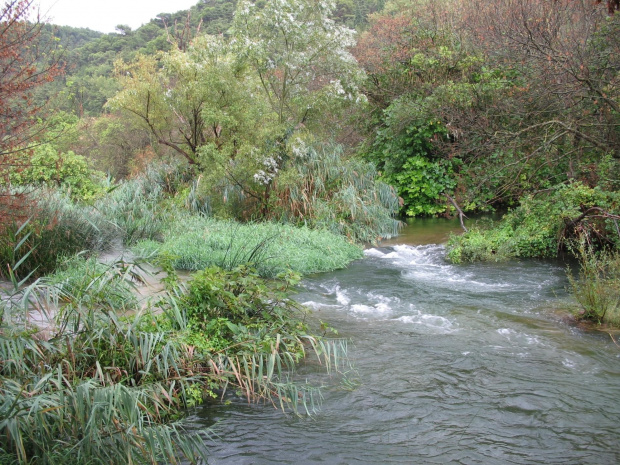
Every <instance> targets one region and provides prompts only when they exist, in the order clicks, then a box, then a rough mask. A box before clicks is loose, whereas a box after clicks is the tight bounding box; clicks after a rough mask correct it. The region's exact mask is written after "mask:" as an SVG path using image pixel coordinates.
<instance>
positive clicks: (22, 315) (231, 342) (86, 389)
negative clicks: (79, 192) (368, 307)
mask: <svg viewBox="0 0 620 465" xmlns="http://www.w3.org/2000/svg"><path fill="white" fill-rule="evenodd" d="M123 266H124V265H123ZM16 268H18V267H16ZM80 270H85V273H87V274H88V277H87V278H85V279H80V277H78V276H77V274H78V273H79V271H80ZM117 271H122V270H121V269H119V268H118V267H117V266H110V267H103V268H102V267H101V265H97V264H96V263H95V262H94V261H81V260H80V259H77V258H76V259H73V260H72V261H71V264H70V266H69V267H68V268H67V270H66V271H62V272H59V273H57V274H56V275H55V276H54V277H52V281H53V282H56V284H53V283H46V282H44V281H41V280H37V281H35V282H33V283H32V284H30V285H28V286H26V287H19V286H16V287H15V288H14V289H13V291H9V292H10V294H9V295H6V296H5V295H3V298H2V300H0V315H1V316H2V319H1V320H0V450H1V451H2V452H1V453H0V458H1V459H2V460H3V463H19V464H24V465H25V464H31V465H38V464H48V463H72V464H76V465H82V464H84V465H86V464H91V463H94V462H97V463H109V464H121V463H127V461H130V462H131V463H137V464H152V463H162V462H165V463H171V464H179V463H186V462H187V461H189V462H191V463H196V462H198V461H199V460H200V459H202V460H205V459H206V458H205V451H204V444H203V440H202V439H201V438H200V437H199V436H198V434H197V433H195V432H187V431H185V430H184V428H183V426H182V424H181V423H180V422H179V421H178V420H179V419H180V418H181V417H182V415H183V413H184V411H185V409H186V408H187V407H191V406H193V405H196V404H198V403H201V402H202V401H203V400H204V399H205V398H213V397H215V394H214V392H213V390H214V389H218V390H219V389H223V390H225V389H226V388H227V387H228V386H232V387H233V388H237V389H240V390H241V391H242V392H243V393H244V394H245V395H247V397H248V400H259V399H265V400H269V401H271V402H272V403H274V405H275V404H276V403H277V404H278V405H279V406H280V407H281V408H283V409H284V408H287V407H290V409H292V410H293V411H294V412H301V411H305V412H307V413H312V412H313V411H315V410H316V408H318V406H319V404H320V393H319V392H318V390H317V389H316V388H314V387H312V386H308V385H297V384H293V383H291V382H290V381H289V379H290V377H291V376H292V375H293V370H294V364H295V362H297V361H298V360H299V359H300V357H302V356H304V355H305V354H306V353H307V352H312V353H314V354H315V355H316V356H317V357H318V360H319V361H320V362H321V363H322V364H323V365H324V366H325V367H326V368H327V369H339V368H340V367H341V366H342V363H343V360H344V359H343V356H346V341H340V340H334V341H328V340H321V339H318V338H316V337H313V336H311V335H308V334H307V331H306V326H305V324H304V323H303V321H300V320H299V317H301V316H302V314H301V313H300V312H299V309H298V307H297V305H296V304H294V303H293V302H292V301H290V300H289V299H288V298H287V297H286V291H287V289H288V288H289V286H292V285H294V284H295V283H296V282H297V281H298V280H299V276H296V275H294V274H288V275H286V276H282V277H281V278H280V279H281V280H280V281H278V282H267V281H265V280H263V279H261V278H259V277H258V276H257V275H256V273H255V272H253V271H252V270H251V269H249V268H247V267H239V268H236V269H234V270H232V271H223V270H219V269H215V268H212V269H208V270H205V271H204V272H201V273H198V274H197V275H196V277H195V278H194V279H193V280H192V281H191V282H190V283H189V292H188V293H186V294H185V293H183V292H175V293H170V294H167V296H166V297H164V299H162V300H161V301H160V302H159V304H158V307H159V309H160V310H162V311H163V313H159V314H158V315H155V314H153V313H150V312H149V311H148V310H149V309H146V311H145V312H140V313H139V314H136V315H134V316H132V317H129V318H121V317H119V316H118V314H117V313H118V312H119V311H122V310H124V309H126V306H125V305H124V303H123V302H122V299H121V298H120V294H123V293H124V292H125V290H122V291H119V292H120V293H119V295H118V296H117V297H119V298H110V297H106V296H105V291H106V290H107V291H110V292H112V293H114V292H115V291H114V289H115V288H118V287H117V286H121V287H122V285H121V281H122V280H125V279H127V278H128V276H129V273H128V272H127V271H126V270H125V271H122V274H121V275H119V274H117ZM58 281H60V283H59V282H58ZM102 282H105V284H104V285H103V286H100V283H102ZM179 289H180V288H179ZM5 297H6V298H5ZM34 312H40V313H41V317H40V318H41V320H42V321H49V320H53V321H50V324H49V325H48V326H47V327H46V328H45V329H43V330H42V329H41V328H38V327H36V326H32V325H31V324H30V321H31V319H32V316H33V315H34Z"/></svg>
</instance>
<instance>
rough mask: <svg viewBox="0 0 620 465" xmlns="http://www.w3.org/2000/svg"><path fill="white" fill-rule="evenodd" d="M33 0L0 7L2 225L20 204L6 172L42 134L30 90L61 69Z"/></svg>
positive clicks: (19, 163) (22, 163)
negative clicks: (32, 17) (14, 196)
mask: <svg viewBox="0 0 620 465" xmlns="http://www.w3.org/2000/svg"><path fill="white" fill-rule="evenodd" d="M33 4H34V0H8V1H6V2H5V3H4V5H3V6H2V7H0V182H2V185H4V187H2V188H0V226H1V224H2V223H5V222H7V221H8V220H9V219H10V218H13V219H14V216H16V215H18V214H19V211H18V207H20V206H23V205H22V202H20V201H19V198H11V197H12V196H11V195H10V193H9V191H8V189H7V187H6V185H7V180H8V174H9V172H10V170H12V169H16V168H17V169H19V167H22V166H25V165H26V164H27V163H28V146H29V145H31V144H32V143H35V142H36V141H37V140H39V138H40V136H41V135H42V134H41V132H42V129H40V128H39V129H36V126H35V123H36V118H35V116H37V115H39V114H40V111H41V106H40V105H37V104H35V102H34V96H33V92H34V90H35V89H36V88H37V87H38V86H40V85H42V84H43V83H46V82H49V81H52V80H53V79H54V78H55V77H56V76H58V75H59V74H60V73H61V72H62V66H61V65H60V63H59V62H58V60H57V59H56V60H55V59H54V58H53V57H54V54H53V51H54V43H53V41H52V40H48V39H46V38H44V37H42V32H43V28H42V24H41V22H40V18H39V17H38V16H37V17H36V18H34V19H33V20H31V19H30V15H31V12H32V10H33ZM16 202H17V204H16Z"/></svg>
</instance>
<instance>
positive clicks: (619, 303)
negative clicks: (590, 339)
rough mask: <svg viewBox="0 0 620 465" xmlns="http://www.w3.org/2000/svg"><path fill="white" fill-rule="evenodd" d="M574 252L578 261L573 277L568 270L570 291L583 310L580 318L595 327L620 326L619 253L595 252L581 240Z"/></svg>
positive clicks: (583, 238)
mask: <svg viewBox="0 0 620 465" xmlns="http://www.w3.org/2000/svg"><path fill="white" fill-rule="evenodd" d="M574 249H575V250H573V252H574V253H575V255H576V256H577V258H578V259H579V272H578V275H577V276H575V275H574V274H573V273H572V271H571V270H570V269H569V270H567V276H568V280H569V283H570V290H571V291H572V294H573V295H574V296H575V298H576V299H577V302H579V305H581V307H582V309H583V313H582V314H581V317H582V318H584V319H586V320H591V321H594V322H596V323H598V324H609V325H612V326H615V327H618V326H620V255H619V254H618V252H617V251H616V252H609V251H605V250H602V251H599V252H596V251H595V250H594V249H593V247H592V244H589V243H588V241H587V240H586V239H585V237H583V236H582V237H581V238H580V240H579V241H578V242H577V244H576V245H575V246H574Z"/></svg>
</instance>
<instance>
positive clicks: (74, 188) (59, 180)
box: [9, 144, 104, 201]
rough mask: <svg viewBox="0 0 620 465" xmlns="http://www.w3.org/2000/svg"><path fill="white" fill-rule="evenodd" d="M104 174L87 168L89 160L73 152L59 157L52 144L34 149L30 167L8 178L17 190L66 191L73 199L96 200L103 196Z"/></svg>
mask: <svg viewBox="0 0 620 465" xmlns="http://www.w3.org/2000/svg"><path fill="white" fill-rule="evenodd" d="M103 178H104V175H103V173H101V172H97V171H93V170H91V169H90V168H89V167H88V162H87V160H86V158H84V157H83V156H81V155H76V154H75V153H73V152H72V151H68V152H65V153H59V152H58V151H57V150H56V149H55V148H54V147H53V146H52V145H51V144H42V145H39V146H37V147H35V148H34V149H33V153H32V156H31V157H30V159H29V163H28V165H27V166H26V167H25V168H24V169H22V170H19V171H13V172H12V173H10V175H9V179H10V181H11V184H12V185H14V186H24V185H35V186H47V187H58V188H63V189H66V190H67V191H68V192H69V194H70V195H71V197H72V198H74V199H77V200H86V201H88V200H93V199H94V198H96V197H98V196H100V195H101V194H102V192H103V187H102V184H101V181H102V179H103Z"/></svg>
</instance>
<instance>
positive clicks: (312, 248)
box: [133, 216, 362, 277]
mask: <svg viewBox="0 0 620 465" xmlns="http://www.w3.org/2000/svg"><path fill="white" fill-rule="evenodd" d="M133 250H134V252H136V253H137V254H139V255H141V256H145V257H153V256H157V255H161V254H165V255H166V256H168V257H173V258H172V262H173V264H174V267H175V268H177V269H182V270H193V271H196V270H202V269H204V268H207V267H210V266H214V265H215V266H219V267H221V268H224V269H234V268H235V267H237V266H238V265H242V264H251V265H252V266H254V267H255V268H256V269H257V271H258V274H259V275H260V276H266V277H275V276H277V275H278V274H280V273H282V272H285V271H286V270H287V269H291V270H293V271H295V272H298V273H302V274H308V273H316V272H320V271H329V270H334V269H337V268H343V267H344V266H346V265H347V264H348V263H349V262H350V261H352V260H355V259H358V258H361V257H362V251H361V248H360V247H358V246H356V245H353V244H351V243H349V242H348V241H347V240H346V239H345V238H343V237H342V236H338V235H335V234H333V233H330V232H327V231H324V230H313V229H310V228H307V227H300V228H297V227H293V226H286V225H281V224H276V223H248V224H240V223H236V222H233V221H221V220H215V219H212V218H204V217H200V216H186V217H180V218H177V219H176V220H175V222H174V224H171V225H170V227H169V229H168V230H167V231H166V232H165V234H164V242H163V244H159V243H157V242H152V241H143V242H140V243H138V244H137V245H136V247H134V249H133Z"/></svg>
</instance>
